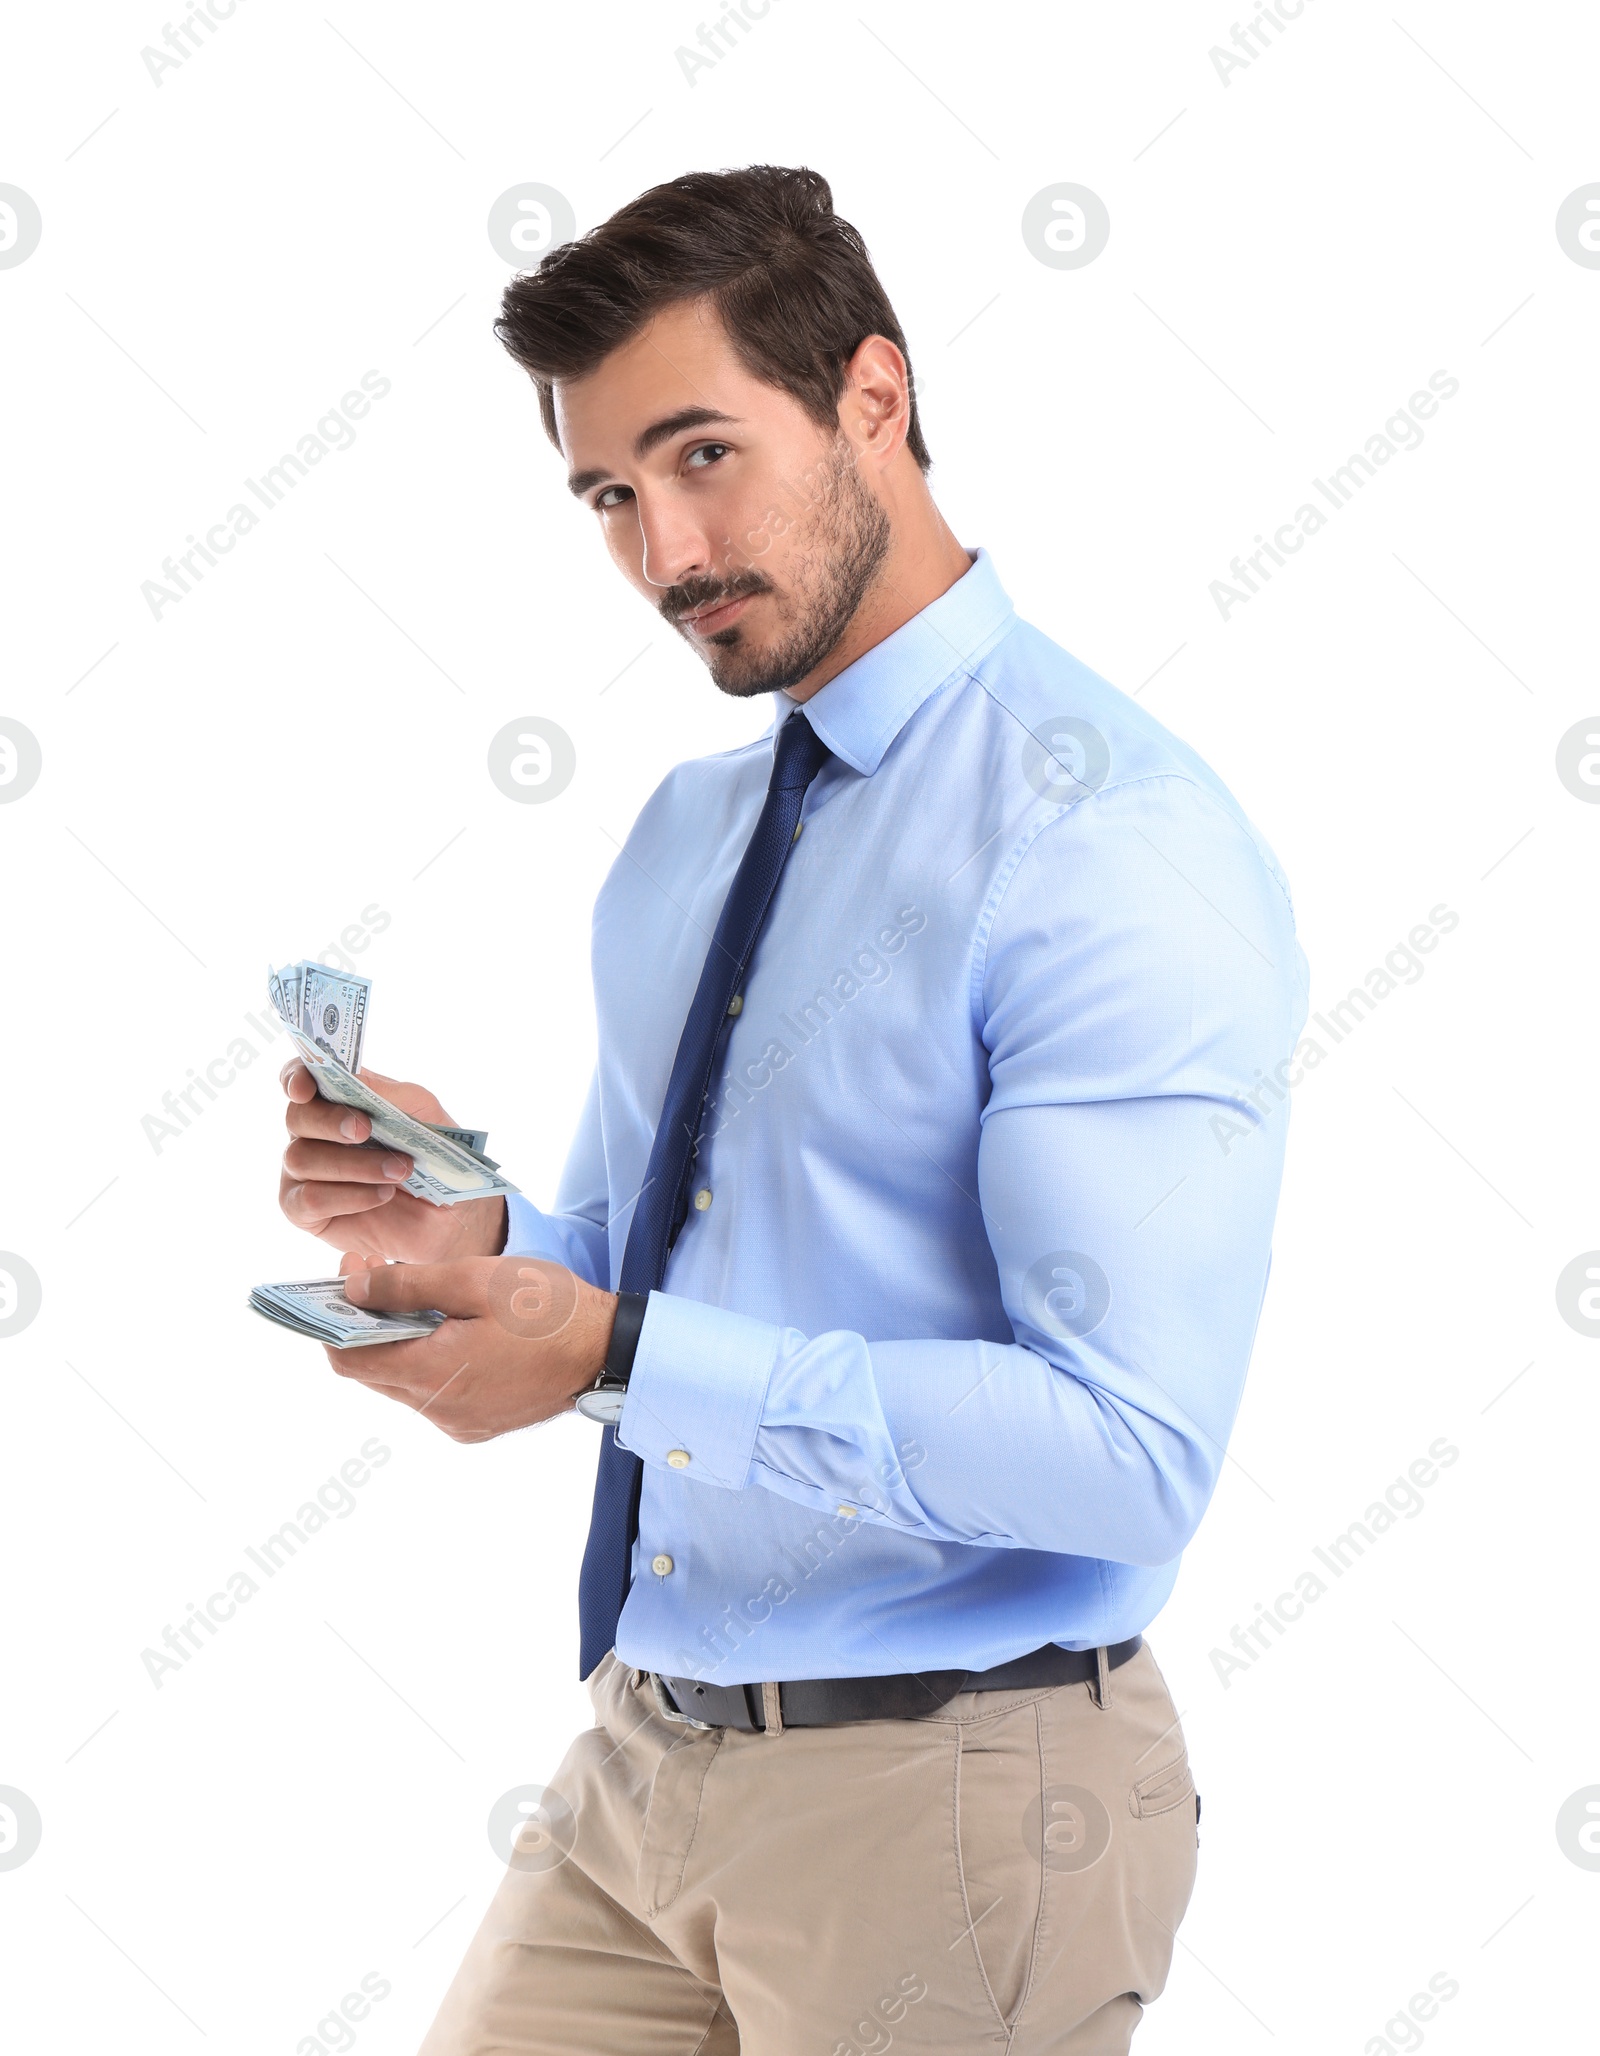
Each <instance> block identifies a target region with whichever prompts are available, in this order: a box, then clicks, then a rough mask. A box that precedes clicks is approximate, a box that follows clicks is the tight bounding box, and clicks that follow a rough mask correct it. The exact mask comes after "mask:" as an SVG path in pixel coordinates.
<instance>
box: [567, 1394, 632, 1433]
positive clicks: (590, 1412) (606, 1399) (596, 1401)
mask: <svg viewBox="0 0 1600 2056" xmlns="http://www.w3.org/2000/svg"><path fill="white" fill-rule="evenodd" d="M627 1397H628V1394H627V1391H626V1389H625V1388H624V1387H621V1386H612V1387H607V1388H606V1389H605V1390H603V1391H600V1392H580V1393H579V1394H578V1397H577V1399H576V1401H575V1402H574V1404H575V1405H576V1407H577V1409H578V1411H579V1413H581V1414H582V1415H583V1416H584V1418H585V1420H590V1421H603V1422H604V1423H605V1424H606V1425H607V1426H608V1427H610V1426H613V1425H614V1424H615V1423H616V1422H617V1421H619V1420H620V1419H621V1418H622V1407H623V1402H624V1401H625V1400H626V1399H627Z"/></svg>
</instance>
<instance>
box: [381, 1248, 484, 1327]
mask: <svg viewBox="0 0 1600 2056" xmlns="http://www.w3.org/2000/svg"><path fill="white" fill-rule="evenodd" d="M486 1267H487V1268H492V1266H490V1265H487V1262H486V1259H484V1258H481V1257H467V1258H465V1259H462V1260H458V1261H457V1262H455V1263H448V1264H385V1265H384V1267H383V1269H382V1270H381V1271H363V1272H360V1273H358V1274H356V1275H354V1276H352V1277H351V1278H349V1279H347V1280H346V1282H345V1288H344V1296H345V1298H346V1299H348V1300H349V1301H350V1303H351V1304H352V1305H353V1306H364V1307H366V1308H367V1310H368V1311H369V1312H371V1313H378V1312H385V1313H420V1312H422V1311H423V1310H424V1309H427V1308H433V1309H435V1310H436V1311H437V1312H439V1313H442V1314H455V1315H458V1316H460V1317H463V1318H471V1317H473V1316H475V1315H479V1314H481V1313H482V1312H483V1311H484V1305H485V1299H484V1271H485V1269H486Z"/></svg>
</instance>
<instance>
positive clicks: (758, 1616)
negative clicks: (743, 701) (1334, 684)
mask: <svg viewBox="0 0 1600 2056" xmlns="http://www.w3.org/2000/svg"><path fill="white" fill-rule="evenodd" d="M776 709H777V714H776V721H775V723H774V728H773V734H775V733H776V729H777V724H778V723H780V722H782V721H783V720H785V719H788V718H789V717H790V716H791V715H792V714H793V712H794V711H795V709H794V706H793V703H792V702H791V701H789V700H788V699H787V697H786V696H784V695H782V694H779V695H778V696H777V699H776ZM805 713H806V717H807V718H808V719H809V720H810V721H811V723H812V724H813V726H814V727H815V728H816V730H817V733H818V734H819V735H820V736H821V737H822V739H823V740H824V741H825V742H826V743H827V745H828V747H829V749H830V750H831V751H832V753H833V754H832V757H831V759H830V760H829V761H828V762H827V763H826V764H825V765H824V766H823V769H822V770H821V772H820V773H819V774H818V776H817V778H816V781H815V783H814V784H813V785H812V787H811V789H810V791H809V793H808V794H807V797H806V804H805V811H804V814H803V816H802V823H801V833H800V835H799V838H798V840H797V841H796V843H795V845H794V847H793V849H792V850H791V852H790V856H789V860H788V863H787V865H786V867H785V870H784V873H783V876H782V878H781V880H780V882H779V885H778V890H777V893H776V895H775V897H774V900H773V904H772V907H771V910H770V912H769V914H768V916H767V921H766V926H765V928H764V929H763V931H762V934H761V937H760V940H759V941H758V943H757V945H756V950H755V955H754V958H753V960H752V963H751V967H750V971H749V974H748V976H747V978H746V981H745V984H744V989H743V993H742V995H741V997H742V1002H743V1004H742V1006H741V1007H740V1008H739V1010H738V1012H737V1014H736V1015H734V1016H733V1017H732V1018H731V1019H730V1021H729V1024H728V1031H727V1034H726V1037H725V1039H724V1045H723V1053H722V1058H721V1064H720V1069H719V1072H718V1075H717V1080H716V1083H715V1085H714V1087H713V1099H712V1101H711V1102H710V1103H708V1110H707V1118H706V1124H705V1132H704V1135H703V1139H702V1142H701V1146H700V1153H699V1156H698V1159H697V1161H696V1164H695V1166H694V1169H693V1172H692V1174H691V1188H690V1189H691V1191H692V1192H693V1193H694V1195H695V1204H694V1205H693V1207H692V1208H691V1210H690V1212H689V1215H688V1218H687V1221H686V1223H685V1225H684V1228H683V1230H682V1233H681V1234H680V1236H679V1238H678V1241H677V1243H676V1245H675V1247H674V1249H673V1251H672V1255H671V1257H670V1259H669V1262H668V1265H667V1271H666V1276H665V1280H664V1288H663V1289H662V1290H661V1291H659V1292H656V1293H653V1294H652V1295H651V1298H650V1305H649V1311H648V1313H647V1315H646V1318H645V1322H644V1329H643V1333H642V1335H641V1337H640V1342H639V1350H638V1355H637V1358H636V1360H635V1363H634V1368H633V1376H632V1380H631V1383H630V1386H629V1390H628V1397H627V1401H626V1404H625V1406H624V1408H623V1411H622V1416H621V1420H620V1422H619V1424H618V1435H619V1438H620V1440H621V1441H622V1442H623V1444H624V1445H625V1446H626V1447H627V1448H629V1449H631V1450H634V1451H636V1452H637V1454H638V1455H639V1456H640V1457H641V1458H642V1459H643V1461H644V1467H645V1468H644V1479H643V1493H642V1498H641V1502H640V1509H639V1537H638V1542H637V1545H636V1548H635V1552H634V1560H633V1567H634V1581H633V1587H632V1590H631V1592H630V1594H629V1597H628V1601H627V1605H626V1607H625V1608H624V1610H623V1614H622V1619H621V1624H620V1627H619V1630H618V1634H617V1654H618V1657H619V1659H620V1660H621V1661H622V1662H624V1663H627V1664H633V1665H638V1666H640V1667H641V1668H644V1669H650V1670H657V1671H662V1672H665V1673H668V1674H672V1675H679V1676H697V1677H701V1678H705V1679H710V1680H712V1681H714V1682H717V1683H720V1684H732V1683H736V1682H742V1681H747V1680H751V1679H788V1678H812V1677H847V1676H848V1677H856V1676H866V1675H873V1674H879V1673H884V1672H897V1671H920V1670H928V1669H941V1670H944V1669H968V1670H982V1669H985V1668H987V1667H989V1666H990V1665H993V1664H998V1663H1003V1662H1005V1661H1007V1660H1008V1659H1010V1658H1012V1657H1015V1656H1018V1655H1021V1654H1022V1653H1023V1652H1025V1651H1027V1650H1030V1649H1034V1648H1037V1647H1038V1646H1039V1645H1040V1644H1042V1643H1046V1642H1058V1643H1062V1644H1064V1645H1065V1646H1067V1647H1069V1648H1074V1649H1077V1648H1092V1647H1094V1646H1096V1645H1097V1644H1101V1643H1111V1642H1116V1641H1120V1640H1122V1639H1123V1638H1124V1637H1126V1636H1129V1635H1132V1634H1134V1633H1135V1632H1136V1631H1137V1630H1139V1629H1142V1628H1143V1627H1145V1626H1146V1625H1147V1623H1148V1622H1149V1621H1150V1620H1151V1618H1152V1616H1153V1615H1154V1614H1155V1613H1156V1612H1157V1610H1158V1609H1159V1608H1160V1607H1161V1605H1162V1604H1163V1602H1164V1601H1165V1600H1166V1598H1167V1595H1168V1593H1169V1592H1170V1591H1171V1589H1172V1585H1173V1581H1174V1579H1175V1577H1176V1575H1177V1568H1178V1559H1179V1556H1180V1554H1181V1552H1182V1550H1183V1548H1184V1546H1185V1544H1186V1543H1187V1542H1188V1540H1189V1538H1190V1536H1191V1535H1192V1534H1193V1533H1194V1530H1195V1526H1196V1524H1197V1523H1198V1521H1199V1519H1200V1516H1201V1515H1202V1513H1204V1511H1205V1508H1206V1504H1207V1502H1208V1500H1209V1499H1210V1496H1211V1493H1212V1490H1213V1488H1214V1487H1215V1484H1216V1481H1217V1474H1218V1471H1219V1468H1220V1466H1221V1463H1222V1459H1223V1449H1224V1445H1225V1444H1226V1442H1227V1439H1228V1434H1229V1431H1230V1429H1231V1427H1232V1424H1233V1419H1234V1415H1235V1412H1236V1410H1237V1408H1238V1404H1239V1397H1240V1391H1241V1387H1242V1385H1243V1382H1244V1375H1245V1367H1246V1364H1247V1362H1248V1360H1249V1356H1250V1349H1251V1343H1252V1340H1253V1338H1254V1334H1255V1328H1256V1322H1257V1317H1258V1315H1259V1313H1260V1308H1261V1300H1262V1294H1263V1292H1264V1290H1265V1287H1266V1281H1267V1271H1268V1266H1269V1263H1270V1243H1271V1232H1272V1220H1273V1213H1274V1209H1275V1207H1276V1204H1277V1196H1278V1185H1279V1178H1280V1174H1281V1170H1282V1163H1283V1150H1284V1140H1285V1131H1286V1129H1287V1126H1288V1102H1287V1087H1288V1085H1289V1084H1290V1083H1292V1082H1294V1080H1295V1076H1296V1074H1295V1071H1294V1068H1293V1052H1294V1049H1295V1045H1296V1041H1297V1038H1298V1036H1299V1032H1300V1029H1301V1027H1302V1026H1303V1024H1304V1021H1305V1016H1306V1006H1307V972H1306V964H1305V959H1304V957H1303V956H1302V954H1301V951H1300V948H1299V945H1298V943H1297V942H1296V940H1295V932H1294V916H1293V910H1292V907H1291V904H1290V899H1289V892H1288V887H1287V885H1286V884H1285V881H1284V878H1283V875H1282V873H1281V872H1280V870H1279V868H1278V865H1277V862H1276V860H1275V859H1274V857H1273V855H1272V852H1271V851H1270V850H1269V849H1268V848H1267V846H1266V844H1265V843H1264V842H1263V840H1262V838H1261V837H1260V835H1258V834H1257V832H1256V831H1255V829H1254V828H1252V826H1251V825H1250V823H1249V821H1247V820H1246V818H1245V816H1244V815H1243V813H1242V812H1241V811H1240V809H1239V807H1238V805H1237V804H1236V802H1235V801H1234V800H1233V798H1232V797H1231V796H1230V794H1229V793H1228V792H1227V791H1226V789H1225V788H1224V787H1223V785H1222V784H1221V782H1220V781H1219V780H1218V779H1217V778H1216V776H1215V775H1214V774H1213V773H1212V772H1211V771H1210V770H1209V769H1208V768H1207V767H1206V766H1205V765H1204V764H1203V763H1202V762H1201V761H1200V759H1199V758H1198V757H1197V756H1196V755H1195V754H1194V752H1193V751H1192V750H1190V749H1188V748H1187V747H1186V746H1185V745H1184V744H1183V743H1181V742H1179V741H1178V740H1177V739H1176V738H1175V737H1174V736H1172V735H1170V734H1169V733H1168V732H1167V730H1166V729H1164V728H1163V727H1161V725H1160V724H1159V723H1158V722H1156V721H1155V720H1153V719H1152V718H1151V716H1150V715H1149V714H1147V713H1146V712H1145V711H1144V710H1143V709H1142V708H1141V707H1139V706H1138V705H1136V704H1135V702H1134V701H1132V700H1131V699H1128V698H1127V697H1125V696H1124V695H1123V694H1122V693H1120V692H1118V691H1117V690H1116V689H1115V687H1113V686H1111V685H1108V684H1107V683H1106V682H1105V680H1104V679H1102V678H1099V677H1097V676H1096V675H1095V674H1094V673H1093V672H1092V671H1089V670H1087V669H1086V668H1085V667H1084V666H1083V665H1082V664H1080V663H1078V662H1077V661H1076V659H1074V658H1073V657H1070V656H1068V655H1067V654H1066V652H1065V651H1063V650H1061V649H1059V648H1058V647H1057V646H1056V645H1055V644H1054V643H1052V642H1051V641H1050V640H1049V639H1048V638H1047V637H1046V636H1043V635H1041V634H1040V633H1039V632H1038V630H1036V629H1033V628H1030V627H1029V626H1028V625H1027V624H1026V623H1025V622H1022V621H1019V620H1018V619H1017V617H1016V615H1015V614H1014V613H1013V611H1012V608H1011V603H1010V601H1009V600H1008V599H1007V597H1006V594H1005V592H1004V591H1003V589H1002V588H1001V585H1000V582H999V579H998V578H997V576H996V574H995V570H994V566H993V564H992V562H991V561H990V559H989V557H988V556H987V554H986V553H985V552H983V551H981V550H980V551H979V552H977V554H976V556H975V557H974V559H973V562H972V566H971V568H970V569H969V570H968V571H967V573H966V574H965V575H964V576H963V577H962V578H960V579H959V580H958V581H957V582H956V583H955V584H954V585H953V586H952V587H951V588H950V589H949V591H947V592H945V593H943V594H942V595H941V596H940V597H939V598H938V599H936V600H935V601H934V602H933V603H932V604H931V605H930V606H928V607H926V608H924V610H923V611H922V612H921V613H920V614H918V615H917V616H916V617H915V618H914V619H913V620H911V621H909V622H907V623H906V624H905V626H904V627H902V628H900V629H898V630H896V632H895V633H894V634H893V635H891V636H889V637H888V638H887V639H886V640H885V641H883V642H881V643H879V644H878V646H877V647H876V648H875V649H872V650H869V651H868V652H867V654H866V655H865V656H863V657H861V658H860V659H858V660H857V662H855V663H854V664H852V665H851V666H850V667H849V668H848V669H847V670H845V671H843V672H841V673H840V674H839V676H838V677H837V678H835V679H833V680H832V681H831V682H830V683H829V684H828V685H826V686H824V687H823V688H822V690H821V691H820V692H819V693H817V694H816V695H815V696H814V697H813V698H812V699H811V700H809V701H808V702H807V703H806V706H805ZM771 758H772V738H771V736H770V735H769V736H768V737H766V738H764V739H763V740H762V741H760V742H755V743H751V744H749V745H748V746H746V747H744V748H742V749H736V750H730V751H728V752H727V753H726V754H724V755H722V756H716V757H710V758H706V759H703V760H701V761H699V762H694V763H688V764H680V765H679V766H678V767H677V769H676V770H674V771H672V772H671V773H669V775H668V776H667V778H666V779H665V780H664V782H663V783H662V785H661V786H660V787H659V789H658V790H657V791H656V793H655V794H654V795H653V797H652V798H651V799H650V801H649V802H648V804H647V805H646V806H645V808H644V810H643V811H642V813H641V814H640V816H639V818H638V821H637V822H636V823H635V825H634V828H633V832H632V834H631V835H630V836H629V838H628V842H627V845H626V848H625V850H624V852H623V854H622V855H621V856H620V857H619V858H618V860H617V862H616V864H615V865H614V866H613V868H612V871H611V874H610V876H609V877H608V878H607V880H606V883H605V885H604V887H603V888H602V890H601V893H600V896H599V899H598V901H597V904H596V907H595V915H594V947H593V970H594V987H595V999H596V1007H597V1013H598V1022H599V1062H598V1066H597V1070H596V1075H595V1080H594V1084H593V1087H592V1090H591V1092H590V1096H589V1100H588V1104H587V1108H586V1110H585V1113H584V1116H583V1119H582V1123H581V1126H580V1128H579V1132H578V1135H577V1138H576V1141H575V1143H574V1145H573V1149H572V1154H571V1157H570V1159H569V1161H568V1164H567V1167H566V1170H565V1173H564V1175H563V1179H562V1183H561V1188H560V1192H559V1195H558V1197H557V1201H556V1205H555V1208H554V1210H553V1211H551V1212H549V1213H545V1212H542V1211H540V1210H539V1209H538V1208H535V1207H533V1206H532V1205H530V1204H529V1203H528V1202H527V1201H526V1200H523V1199H513V1200H511V1201H510V1208H511V1225H510V1231H509V1237H508V1241H507V1245H506V1246H507V1249H508V1250H510V1251H513V1252H517V1253H530V1254H537V1255H541V1256H546V1257H550V1258H554V1259H556V1260H557V1261H559V1262H561V1263H564V1264H567V1265H569V1266H571V1268H572V1269H573V1270H575V1271H577V1272H579V1273H581V1275H582V1276H584V1277H585V1278H588V1279H589V1280H590V1281H591V1282H593V1283H595V1284H599V1285H604V1286H607V1287H613V1286H614V1283H615V1279H616V1276H617V1272H618V1269H619V1267H620V1264H621V1260H622V1249H623V1243H624V1241H625V1239H626V1236H627V1232H628V1225H629V1221H630V1219H631V1214H632V1206H633V1202H634V1200H635V1198H636V1196H637V1193H638V1190H639V1187H640V1185H641V1184H642V1182H643V1180H644V1177H645V1171H646V1164H647V1161H648V1159H649V1155H650V1145H651V1141H652V1137H653V1134H654V1129H655V1124H656V1121H657V1118H658V1117H659V1114H660V1111H661V1106H662V1102H663V1099H664V1097H665V1094H666V1088H667V1079H668V1074H669V1072H670V1071H671V1068H672V1060H673V1055H674V1052H675V1051H676V1048H677V1044H678V1037H679V1033H680V1031H681V1029H682V1027H683V1023H684V1019H685V1017H686V1015H687V1013H688V1010H689V1004H690V1000H691V999H692V997H693V994H694V991H695V987H696V985H697V983H698V981H699V977H700V971H701V967H702V964H703V963H704V960H705V954H706V949H707V945H708V942H709V939H710V936H711V933H712V930H713V929H714V927H715V926H716V921H717V916H718V913H719V912H720V910H721V907H722V903H723V900H724V898H725V897H726V895H727V891H728V887H729V885H730V883H731V881H732V878H733V873H734V870H735V868H736V867H737V865H738V862H739V858H740V856H741V854H742V853H743V850H744V847H745V843H746V841H747V840H748V838H749V835H750V832H751V830H752V828H753V827H754V825H755V821H756V816H757V815H758V813H759V812H760V809H761V804H762V800H763V798H764V796H765V791H766V785H767V778H768V773H769V770H770V767H771Z"/></svg>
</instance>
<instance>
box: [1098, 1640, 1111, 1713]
mask: <svg viewBox="0 0 1600 2056" xmlns="http://www.w3.org/2000/svg"><path fill="white" fill-rule="evenodd" d="M1094 1657H1095V1668H1096V1677H1095V1694H1094V1696H1095V1704H1096V1705H1097V1706H1098V1707H1100V1709H1101V1710H1102V1711H1104V1710H1105V1708H1106V1707H1108V1706H1109V1705H1110V1704H1111V1664H1110V1662H1109V1660H1108V1658H1107V1656H1106V1652H1105V1649H1104V1648H1103V1647H1102V1648H1099V1649H1097V1650H1096V1651H1095V1653H1094Z"/></svg>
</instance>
